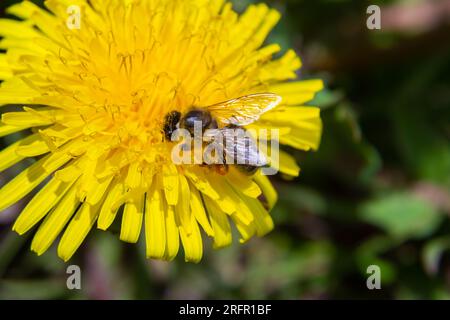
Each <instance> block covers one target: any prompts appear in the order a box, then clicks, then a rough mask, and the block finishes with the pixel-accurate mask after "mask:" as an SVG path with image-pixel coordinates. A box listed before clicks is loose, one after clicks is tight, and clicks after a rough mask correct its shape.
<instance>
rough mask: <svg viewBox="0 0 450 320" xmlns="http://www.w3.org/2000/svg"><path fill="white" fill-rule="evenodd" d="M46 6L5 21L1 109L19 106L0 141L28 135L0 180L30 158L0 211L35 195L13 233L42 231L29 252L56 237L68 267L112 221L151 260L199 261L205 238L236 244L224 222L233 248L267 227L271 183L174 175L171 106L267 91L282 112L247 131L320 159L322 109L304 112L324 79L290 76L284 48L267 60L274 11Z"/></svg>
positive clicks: (146, 1) (112, 1) (5, 156)
mask: <svg viewBox="0 0 450 320" xmlns="http://www.w3.org/2000/svg"><path fill="white" fill-rule="evenodd" d="M45 6H46V9H42V8H40V7H38V6H36V5H34V4H33V3H31V2H28V1H24V2H21V3H19V4H16V5H13V6H11V7H10V8H9V9H8V11H7V12H8V13H9V14H12V15H15V16H17V17H18V18H20V19H18V20H9V19H0V36H1V37H3V38H2V39H1V40H0V48H1V49H4V50H5V53H0V79H1V80H2V83H1V87H0V105H8V104H15V105H17V104H18V105H21V106H23V110H21V111H18V112H6V113H3V114H2V118H1V124H0V136H6V135H9V134H12V133H15V132H19V131H24V130H29V131H28V132H30V134H29V135H28V136H27V137H26V138H23V139H21V140H19V141H17V142H15V143H13V144H11V145H10V146H8V147H7V148H5V149H4V150H2V151H1V152H0V171H3V170H6V169H8V168H10V167H12V166H13V165H15V164H16V163H19V162H20V161H22V160H24V159H26V158H30V157H31V158H33V159H36V161H35V162H34V163H33V164H32V165H30V166H29V167H28V168H26V169H25V170H23V171H22V172H21V173H20V174H18V175H17V176H16V177H15V178H13V179H12V180H11V181H9V182H8V183H6V184H5V185H4V186H2V188H1V189H0V210H3V209H5V208H7V207H9V206H11V205H13V204H14V203H16V202H18V201H19V200H21V199H22V198H23V197H24V196H26V195H27V194H28V193H30V192H32V191H33V190H34V189H39V190H38V191H37V193H36V194H35V195H34V197H33V198H32V199H31V200H30V201H29V202H28V203H27V205H26V206H25V208H24V209H23V211H22V212H21V214H20V215H19V216H18V218H17V220H16V221H15V223H14V226H13V230H15V231H16V232H18V233H19V234H23V233H25V232H27V231H29V230H30V229H31V228H32V227H34V226H35V225H37V224H40V225H39V227H38V229H37V232H36V234H35V236H34V238H33V241H32V245H31V249H32V250H33V251H35V252H36V253H37V254H39V255H40V254H42V253H43V252H45V251H46V250H47V249H48V248H49V246H50V245H51V244H52V243H53V242H54V240H55V239H56V238H57V237H58V236H59V235H60V234H62V237H61V240H60V242H59V245H58V255H59V256H60V257H61V258H62V259H64V260H68V259H70V258H71V256H72V255H73V254H74V252H75V251H76V250H77V248H78V247H79V246H80V244H81V243H82V242H83V240H84V239H85V237H86V236H87V234H88V233H89V231H90V230H91V229H92V228H93V226H94V225H96V226H97V228H99V229H102V230H106V229H108V228H109V227H110V226H111V224H112V223H113V221H114V220H115V218H116V216H117V217H120V218H121V231H120V239H121V240H123V241H126V242H131V243H134V242H137V241H138V239H139V237H140V234H141V229H142V227H143V233H144V234H145V242H146V250H147V256H148V257H149V258H157V259H166V260H171V259H173V258H174V257H175V256H176V255H177V253H178V251H179V247H180V244H181V245H182V247H183V248H184V254H185V259H186V261H193V262H198V261H199V260H200V259H201V257H202V251H203V249H202V247H203V245H202V235H201V229H202V230H203V231H204V232H205V233H206V235H207V236H209V237H211V238H212V239H213V244H214V247H216V248H220V247H224V246H227V245H229V244H230V243H231V241H232V239H231V224H230V223H234V224H235V226H236V228H237V229H238V231H239V233H240V235H241V238H240V240H241V242H245V241H247V240H248V239H249V238H251V237H252V236H254V235H257V236H262V235H264V234H266V233H267V232H269V231H270V230H271V229H272V228H273V222H272V219H271V217H270V215H269V213H268V209H269V210H270V208H271V207H273V205H274V203H275V202H276V198H277V195H276V192H275V190H274V188H273V187H272V185H271V183H270V181H269V179H268V178H267V177H266V176H264V175H262V174H260V173H256V174H254V175H251V176H250V175H245V174H242V173H241V172H240V171H239V170H236V168H234V167H232V166H231V167H232V168H230V170H229V171H228V173H226V174H225V175H220V174H218V173H217V172H215V171H214V170H211V168H209V167H208V166H201V165H175V164H174V163H173V162H172V161H171V156H170V154H171V148H172V146H173V143H172V142H171V141H167V140H166V139H165V137H164V133H163V131H162V126H163V121H164V117H165V115H167V113H168V112H169V111H172V110H177V111H179V112H181V113H183V112H186V111H187V110H188V109H189V108H191V107H192V106H193V105H196V106H208V105H213V104H216V103H219V102H221V101H227V100H230V99H232V98H237V97H241V96H245V95H249V94H255V93H262V92H270V93H274V94H276V95H279V96H281V97H282V99H283V100H282V103H281V104H280V105H279V106H277V107H276V108H274V109H272V110H271V111H269V112H267V113H265V114H264V115H262V116H261V117H260V118H259V120H257V121H256V122H254V123H252V124H251V126H252V127H253V128H278V129H280V143H281V144H285V145H289V146H292V147H294V148H298V149H302V150H310V149H316V148H317V147H318V144H319V140H320V135H321V121H320V116H319V109H318V108H315V107H308V106H303V105H304V104H305V103H306V102H308V101H309V100H311V99H312V98H313V97H314V95H315V93H316V92H317V91H319V90H321V89H322V82H321V81H320V80H307V81H295V80H294V79H295V78H296V71H297V70H298V69H299V68H300V66H301V62H300V59H299V58H298V56H297V55H296V54H295V53H294V51H292V50H289V51H287V52H286V53H285V54H284V55H282V56H281V57H280V58H277V59H273V58H272V57H273V55H274V54H276V53H277V52H279V51H280V47H279V46H278V45H277V44H269V45H264V41H265V38H266V36H267V34H268V33H269V31H270V30H271V29H272V28H273V26H274V25H275V24H276V23H277V21H278V20H279V18H280V14H279V13H278V12H277V11H275V10H272V9H270V8H268V7H267V6H266V5H264V4H258V5H251V6H249V7H248V9H247V10H246V11H245V12H244V13H243V14H242V15H239V14H237V13H236V12H235V11H233V9H232V6H231V4H230V3H228V2H226V1H225V0H122V1H120V0H90V1H87V0H47V1H45ZM77 8H78V9H79V15H78V16H72V13H73V12H76V11H77V10H76V9H77ZM73 10H74V11H73ZM77 17H78V18H79V21H78V25H77V24H76V23H75V24H73V22H74V21H71V19H72V20H73V19H77ZM71 23H72V25H71ZM288 80H291V81H288ZM279 158H280V164H279V170H280V171H281V172H283V173H285V174H288V175H293V176H295V175H297V174H298V173H299V168H298V166H297V165H296V163H295V161H294V160H293V158H291V157H290V156H289V155H288V154H286V153H283V152H281V153H280V157H279ZM40 185H43V187H40V188H38V186H40ZM262 197H264V199H266V200H267V202H268V204H269V205H268V206H267V207H268V208H266V207H265V206H264V205H263V203H262V202H261V199H262Z"/></svg>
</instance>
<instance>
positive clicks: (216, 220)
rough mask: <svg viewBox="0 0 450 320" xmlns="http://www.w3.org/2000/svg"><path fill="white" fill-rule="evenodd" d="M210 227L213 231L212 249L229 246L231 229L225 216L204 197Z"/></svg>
mask: <svg viewBox="0 0 450 320" xmlns="http://www.w3.org/2000/svg"><path fill="white" fill-rule="evenodd" d="M204 200H205V205H206V209H207V210H208V214H209V218H210V221H211V226H212V228H213V230H214V243H213V246H214V248H216V249H217V248H222V247H226V246H228V245H230V244H231V227H230V223H229V222H228V218H227V215H226V214H225V213H224V212H223V211H222V210H221V209H220V207H219V206H218V205H217V204H216V203H215V202H214V201H213V200H211V199H210V198H208V197H204Z"/></svg>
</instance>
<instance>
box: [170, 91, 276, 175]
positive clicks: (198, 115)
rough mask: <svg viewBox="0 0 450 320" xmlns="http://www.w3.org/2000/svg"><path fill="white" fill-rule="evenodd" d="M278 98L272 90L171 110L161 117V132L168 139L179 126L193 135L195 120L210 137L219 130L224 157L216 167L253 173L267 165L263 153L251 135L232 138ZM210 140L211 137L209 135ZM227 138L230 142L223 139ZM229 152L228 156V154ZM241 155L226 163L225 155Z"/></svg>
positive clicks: (223, 170)
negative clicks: (182, 109)
mask: <svg viewBox="0 0 450 320" xmlns="http://www.w3.org/2000/svg"><path fill="white" fill-rule="evenodd" d="M280 102H281V97H280V96H278V95H276V94H273V93H259V94H252V95H247V96H243V97H240V98H236V99H232V100H228V101H224V102H220V103H217V104H214V105H210V106H206V107H192V108H191V109H190V110H189V111H187V112H186V113H184V114H182V113H181V112H179V111H171V112H169V113H168V114H166V116H165V117H164V123H163V129H162V130H163V133H164V136H165V138H166V140H171V137H172V134H173V133H174V132H175V130H177V129H179V128H182V129H186V130H188V131H189V133H190V134H191V136H194V128H195V123H196V122H197V123H201V129H202V134H205V132H209V134H208V135H206V136H207V137H209V138H211V137H212V136H215V135H216V134H221V135H222V137H224V138H225V139H222V140H221V142H220V144H223V146H222V147H223V148H222V150H223V153H224V154H223V157H220V158H221V161H220V162H218V163H215V164H213V165H214V166H215V168H216V171H217V172H219V173H220V174H225V173H226V172H227V171H228V165H230V164H234V165H236V166H237V168H238V169H240V170H241V171H242V172H244V173H246V174H249V175H252V174H254V173H255V172H256V171H257V170H258V168H260V167H264V166H267V165H268V160H267V159H266V157H265V156H264V155H263V154H262V153H261V152H259V151H258V148H257V147H256V143H255V141H254V139H253V138H251V137H250V136H248V135H246V136H245V137H243V138H241V139H235V136H234V134H235V133H234V131H235V130H236V129H241V130H245V129H244V128H243V127H244V126H246V125H249V124H251V123H253V122H255V121H256V120H258V119H259V117H260V116H261V115H262V114H264V113H265V112H267V111H269V110H271V109H273V108H275V107H276V106H277V105H278V104H279V103H280ZM209 140H210V139H209ZM226 141H228V142H230V141H232V143H226ZM230 155H231V157H230ZM230 158H231V159H237V158H240V159H243V160H244V161H240V162H239V163H234V162H233V163H227V160H226V159H230Z"/></svg>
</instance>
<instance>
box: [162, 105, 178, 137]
mask: <svg viewBox="0 0 450 320" xmlns="http://www.w3.org/2000/svg"><path fill="white" fill-rule="evenodd" d="M180 118H181V113H180V112H178V111H171V112H169V113H168V114H166V116H165V118H164V126H163V131H164V136H165V137H166V139H167V140H171V138H172V133H173V132H174V131H175V130H176V129H177V124H178V122H180Z"/></svg>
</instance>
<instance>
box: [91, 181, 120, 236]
mask: <svg viewBox="0 0 450 320" xmlns="http://www.w3.org/2000/svg"><path fill="white" fill-rule="evenodd" d="M111 185H112V186H111V188H110V190H109V192H108V193H107V195H106V198H105V201H104V202H103V205H102V208H101V210H100V214H99V217H98V222H97V228H99V229H101V230H107V229H108V228H109V227H110V226H111V224H112V223H113V222H114V219H115V218H116V215H117V211H118V210H119V208H118V207H117V208H113V204H114V202H115V201H116V199H117V198H119V197H120V196H122V194H123V193H124V186H123V183H121V182H120V181H117V180H115V181H113V182H112V183H111Z"/></svg>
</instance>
